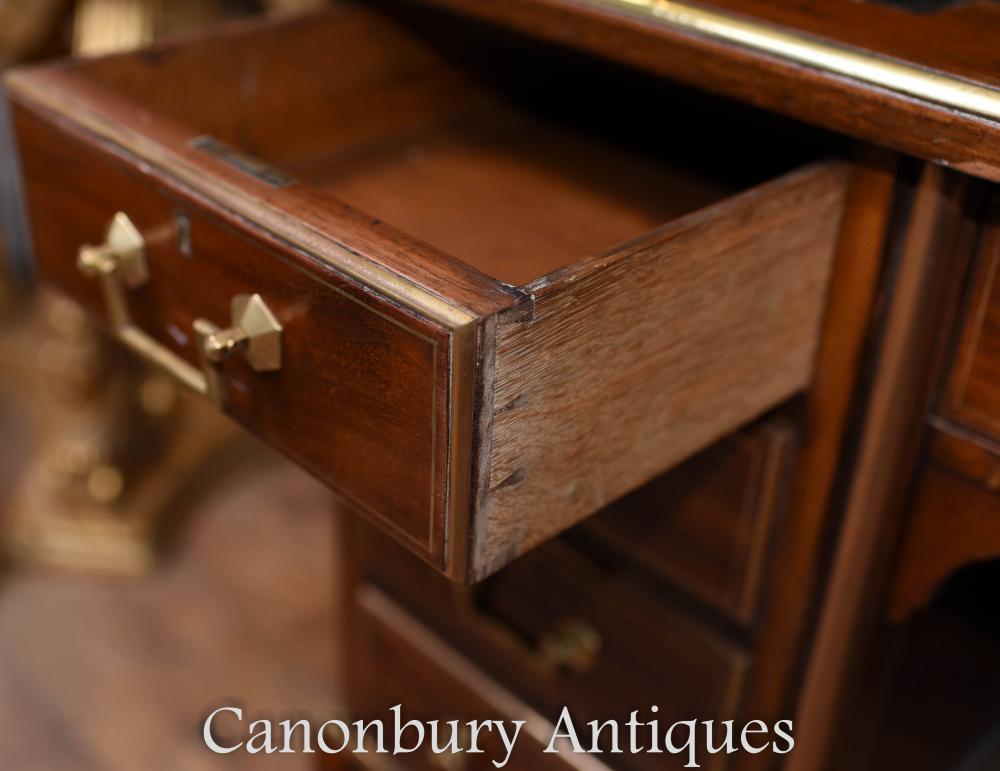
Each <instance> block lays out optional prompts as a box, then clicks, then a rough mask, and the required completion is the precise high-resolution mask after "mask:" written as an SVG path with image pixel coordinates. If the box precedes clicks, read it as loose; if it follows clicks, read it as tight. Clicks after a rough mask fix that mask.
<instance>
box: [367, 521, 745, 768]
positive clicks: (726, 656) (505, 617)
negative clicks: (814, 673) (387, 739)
mask: <svg viewBox="0 0 1000 771" xmlns="http://www.w3.org/2000/svg"><path fill="white" fill-rule="evenodd" d="M353 546H354V547H355V548H356V549H357V548H358V547H360V549H359V551H360V554H359V555H357V556H359V557H360V560H361V562H362V565H363V573H364V575H365V576H366V577H367V580H369V581H371V582H373V583H375V584H377V585H380V586H383V587H385V588H386V589H387V591H388V592H389V593H391V594H392V595H393V596H395V597H399V598H400V599H401V601H402V602H403V603H404V604H406V605H407V606H408V607H411V608H413V609H415V611H416V612H419V613H420V614H421V615H422V616H423V617H425V618H427V619H428V621H429V622H430V623H431V624H432V625H433V626H434V627H435V628H437V629H439V630H440V631H441V633H442V634H443V635H444V636H446V637H447V638H448V639H449V640H451V641H452V642H453V643H454V644H456V645H457V647H459V648H460V649H461V650H463V651H469V652H470V653H469V655H470V656H472V657H474V658H475V659H476V660H477V663H478V664H480V665H481V666H483V667H485V668H486V669H487V670H488V671H490V672H491V673H492V674H494V675H495V676H496V677H498V678H499V679H500V680H501V681H502V682H504V683H505V684H507V685H508V686H509V687H511V688H512V689H513V690H515V691H517V692H518V693H519V694H521V695H522V696H524V697H525V698H526V699H527V700H528V702H529V703H531V704H532V705H534V706H535V707H537V708H538V709H539V710H540V711H542V712H543V713H544V714H547V715H553V716H555V715H558V714H559V710H561V709H562V707H563V706H566V707H568V708H569V709H570V710H571V712H572V714H573V715H574V719H576V720H578V721H583V722H586V721H590V720H595V719H599V720H609V719H615V720H625V719H627V718H628V716H629V714H630V713H631V712H632V711H633V710H636V709H648V708H649V707H651V706H653V705H656V707H657V708H658V717H659V719H660V720H661V721H662V722H663V723H664V724H669V723H672V722H675V721H679V720H690V719H699V720H709V719H715V720H727V719H734V718H737V717H738V716H739V713H740V704H741V700H742V695H743V690H744V683H745V679H746V673H747V670H748V666H749V661H750V658H749V654H748V653H746V652H745V651H744V650H742V649H741V648H740V647H739V646H738V645H736V644H735V643H732V642H730V641H728V640H727V639H725V638H723V637H721V636H719V635H717V634H715V633H714V632H713V631H711V630H710V629H708V628H707V627H705V626H704V625H702V624H701V623H698V622H696V621H694V620H692V619H690V618H688V617H687V616H686V615H685V614H684V613H683V612H681V611H679V610H677V609H675V608H672V607H670V606H667V605H665V604H664V603H662V602H661V601H660V600H659V599H658V598H657V597H655V596H653V595H652V594H650V593H649V592H648V591H647V590H646V589H645V588H644V587H642V586H640V585H639V584H638V583H637V582H636V581H635V580H634V578H632V577H630V576H629V575H627V574H624V573H623V574H615V573H613V572H610V571H607V570H604V569H603V568H602V567H600V566H599V565H597V564H595V563H593V562H591V561H590V560H589V559H586V558H585V557H584V556H583V555H581V554H580V553H578V552H577V551H576V550H574V549H573V548H571V547H570V546H569V545H567V544H566V543H564V542H562V541H556V542H553V543H551V544H547V545H546V546H544V547H542V548H541V549H538V550H536V551H534V552H532V553H530V554H527V555H525V556H524V557H522V558H520V559H519V560H517V561H516V562H514V563H513V564H511V565H509V566H508V567H507V568H505V569H504V570H502V571H500V572H499V573H497V574H496V575H494V576H492V577H491V578H489V579H488V580H486V581H485V582H483V583H482V584H481V585H480V586H478V587H476V588H475V589H467V588H461V587H456V586H453V585H449V584H448V583H447V582H446V581H444V580H443V579H441V578H439V577H438V576H436V575H434V574H433V573H432V572H431V571H429V570H427V569H426V568H425V567H424V566H423V565H421V564H420V563H419V562H417V561H416V560H414V559H413V558H412V557H410V555H408V554H406V553H405V552H404V551H403V550H401V549H399V548H398V547H397V546H395V545H394V544H392V543H391V542H389V541H388V540H387V539H385V537H384V536H382V535H380V534H379V533H377V532H376V531H374V530H371V529H370V528H367V527H365V528H363V530H362V532H361V533H360V537H358V538H356V539H354V541H353ZM384 656H385V654H384V653H383V654H379V659H378V664H377V666H379V667H381V666H383V665H384ZM713 760H714V761H715V762H717V763H722V762H723V761H724V758H721V757H716V758H714V759H706V765H705V766H704V767H706V768H708V767H711V766H710V765H709V764H710V762H712V761H713ZM663 763H664V759H663V758H662V757H659V758H658V757H657V756H653V755H635V756H629V757H628V758H627V759H616V761H615V764H616V765H620V766H621V767H623V768H636V769H647V768H650V769H652V768H657V769H659V768H663V767H664V766H663ZM716 767H717V766H716Z"/></svg>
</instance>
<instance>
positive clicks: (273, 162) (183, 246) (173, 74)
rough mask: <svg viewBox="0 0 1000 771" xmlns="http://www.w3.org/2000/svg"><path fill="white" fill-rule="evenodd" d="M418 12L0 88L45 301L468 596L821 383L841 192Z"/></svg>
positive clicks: (697, 122) (805, 154) (258, 33)
mask: <svg viewBox="0 0 1000 771" xmlns="http://www.w3.org/2000/svg"><path fill="white" fill-rule="evenodd" d="M394 7H395V6H394ZM407 7H408V8H409V10H407V11H406V13H405V14H404V13H403V10H401V9H399V8H396V10H395V11H393V13H391V14H390V13H387V12H385V11H380V10H374V9H372V8H370V7H368V8H366V7H365V6H364V5H362V4H357V5H355V4H350V3H341V4H336V5H335V7H334V8H333V9H331V10H330V11H329V12H325V13H323V14H321V15H318V16H315V17H309V18H305V19H302V20H293V21H286V22H281V23H267V24H251V25H240V26H237V27H235V28H234V29H233V30H231V31H229V32H224V33H221V34H219V35H218V36H216V37H211V38H207V39H202V40H200V41H192V42H190V43H182V44H170V45H164V46H160V47H158V48H155V49H153V50H150V51H146V52H142V53H138V54H130V55H121V56H113V57H108V58H103V59H95V60H89V61H83V62H68V63H57V64H51V65H46V66H44V67H41V68H39V69H33V70H26V71H22V72H20V73H17V74H15V75H13V76H12V77H11V78H10V79H9V90H10V92H11V95H12V100H13V102H14V107H15V125H16V130H17V134H18V138H19V142H20V150H21V154H22V158H23V166H24V172H25V189H26V193H27V198H28V203H29V209H30V219H31V224H32V230H33V233H34V239H35V247H36V253H37V260H38V264H39V268H40V271H41V273H42V274H43V275H44V277H45V278H46V280H48V281H49V282H51V283H53V284H55V285H56V286H58V287H59V288H61V289H62V290H63V291H65V292H67V293H68V294H70V295H72V296H73V297H74V298H76V299H78V300H79V301H81V302H82V303H84V304H85V305H86V306H87V307H89V308H91V309H92V310H93V311H94V312H95V313H101V314H105V315H106V317H107V318H108V320H109V326H110V327H111V328H112V331H113V332H115V334H116V335H117V336H118V337H119V338H120V339H121V340H122V341H123V342H125V343H126V344H127V345H129V346H130V347H132V348H133V349H134V350H137V351H138V352H139V353H141V354H143V355H145V356H147V357H149V358H151V359H152V360H154V361H156V362H158V363H159V364H161V365H163V366H166V367H168V368H169V369H171V370H173V371H174V372H175V373H177V374H178V376H179V377H181V378H182V379H183V380H184V381H185V382H187V383H188V384H190V385H192V387H194V388H196V389H197V390H201V391H204V392H205V393H206V394H207V395H208V396H210V397H211V398H212V399H214V400H215V401H216V402H217V403H218V404H219V406H220V408H221V409H224V410H225V411H226V412H227V413H229V414H230V415H232V416H233V417H234V418H236V419H237V420H239V421H240V422H242V423H243V424H244V425H245V426H246V427H247V428H249V429H250V430H251V431H253V432H254V433H256V434H257V435H259V436H261V437H262V438H263V439H265V440H266V441H268V442H270V443H271V444H273V445H274V446H276V447H278V448H280V449H282V450H283V451H285V452H286V453H287V454H288V455H289V456H291V457H292V458H293V459H295V460H296V461H298V462H299V463H301V464H303V465H304V466H306V467H308V468H310V469H311V470H312V471H313V472H314V473H315V474H316V475H317V476H319V477H320V478H322V479H323V480H325V481H326V482H327V483H329V484H330V485H331V486H332V487H333V488H335V489H336V490H337V491H339V492H340V493H341V494H342V495H343V496H344V497H345V498H346V499H348V500H349V501H350V502H351V503H352V505H353V506H354V507H355V508H356V509H357V510H358V511H360V512H361V513H363V514H364V515H366V516H368V517H369V518H371V519H372V520H373V521H375V522H378V523H379V524H380V525H381V526H382V527H383V528H384V529H385V530H386V531H387V532H389V533H391V534H392V535H393V536H394V537H395V538H397V539H398V540H400V541H401V542H402V543H404V544H406V545H407V546H408V547H409V548H410V549H412V550H413V551H415V552H416V553H418V554H419V555H420V556H421V557H423V558H424V559H425V560H426V561H428V562H430V563H431V564H432V565H434V566H435V567H436V568H437V569H438V570H440V571H442V572H444V573H446V574H448V575H449V576H451V577H452V578H455V579H457V580H477V579H480V578H482V577H484V576H486V575H488V574H490V573H491V572H493V571H495V570H496V569H498V568H499V567H501V566H502V565H504V564H506V563H507V562H509V561H510V560H511V559H513V558H514V557H516V556H517V555H518V554H521V553H523V552H524V551H526V550H527V549H529V548H531V547H532V546H534V545H536V544H538V543H540V542H542V541H544V540H546V539H547V538H549V537H551V536H552V535H554V534H555V533H557V532H559V531H561V530H563V529H565V528H566V527H568V526H570V525H571V524H573V523H575V522H577V521H579V520H580V519H582V518H584V517H585V516H587V515H588V514H590V513H592V512H594V511H596V510H597V509H599V508H600V507H602V506H603V505H605V504H606V503H608V502H610V501H612V500H614V499H616V498H618V497H620V496H621V495H622V494H624V493H626V492H628V491H629V490H631V489H633V488H635V487H637V486H639V485H640V484H642V483H644V482H646V481H648V480H649V479H651V478H653V477H654V476H655V475H657V474H659V473H661V472H662V471H664V470H665V469H667V468H670V467H672V466H673V465H675V464H677V463H678V462H680V461H682V460H683V459H685V458H686V457H688V456H690V455H692V454H693V453H694V452H696V451H698V450H700V449H702V448H703V447H705V446H707V445H708V444H709V443H711V442H712V441H714V440H715V439H717V438H718V437H720V436H722V435H723V434H725V433H727V432H728V431H730V430H732V429H733V428H734V427H736V426H738V425H742V424H744V423H746V422H747V421H748V420H750V419H752V418H753V417H755V416H757V415H758V414H761V413H762V412H764V411H766V410H767V409H769V408H770V407H772V406H773V405H775V404H776V403H778V402H780V401H782V400H783V399H785V398H787V397H788V396H789V395H791V394H793V393H795V392H796V391H799V390H801V389H802V388H803V387H804V386H805V385H806V384H807V382H808V380H809V376H810V367H811V361H812V352H813V347H814V344H815V339H816V331H817V324H818V319H819V316H820V313H821V311H822V307H823V299H824V290H825V287H826V283H827V278H828V272H829V267H830V259H831V254H832V252H833V249H834V245H835V240H836V234H837V230H838V220H839V217H840V211H841V203H842V198H843V191H844V184H845V178H846V171H845V168H844V167H843V166H842V165H841V164H837V163H830V162H823V163H819V164H813V165H809V166H806V167H803V168H796V166H798V165H799V164H801V163H802V162H803V161H804V160H808V159H811V158H813V157H815V156H816V154H817V153H816V150H815V149H813V148H810V147H805V146H803V145H802V142H801V141H800V140H798V139H796V138H795V137H794V136H786V135H784V134H782V133H781V131H780V128H781V127H780V126H774V125H764V126H759V125H757V123H756V122H755V121H749V122H748V123H747V125H746V126H745V127H742V126H741V129H740V132H736V133H737V134H738V135H739V141H738V142H734V141H733V137H734V132H733V130H732V127H733V120H734V118H733V115H732V114H731V108H725V109H723V108H722V107H721V106H719V105H716V104H702V103H700V102H699V103H697V104H692V105H690V106H688V105H684V104H681V103H678V110H679V111H680V113H681V114H683V115H685V119H684V120H683V121H677V123H676V126H675V128H674V129H673V131H674V134H675V135H672V136H671V137H670V139H669V141H667V140H665V139H664V137H663V135H662V131H660V130H659V128H658V127H657V126H655V125H653V124H652V123H646V122H643V121H641V120H640V121H632V120H631V119H630V120H629V121H626V122H623V121H621V120H620V116H621V115H622V114H627V113H628V111H630V110H632V111H634V110H635V109H636V108H637V107H639V106H641V105H647V104H655V103H658V102H662V100H664V99H674V100H676V99H681V98H686V99H691V98H692V97H690V95H687V96H685V95H676V94H673V92H664V89H665V88H667V87H666V86H665V85H664V84H660V83H657V82H655V81H646V80H644V79H641V78H640V77H639V76H638V75H636V74H635V73H631V72H627V71H613V70H611V69H603V68H602V69H601V73H602V74H601V76H600V77H599V78H595V79H586V78H585V79H581V78H580V72H582V71H583V70H581V69H580V67H581V66H584V63H581V62H580V61H578V60H576V59H572V60H568V61H566V62H563V61H562V59H561V58H560V56H561V54H559V52H558V51H556V50H555V49H541V50H535V48H533V47H532V46H530V45H528V44H527V43H526V42H525V41H523V40H520V39H517V38H509V37H507V36H506V35H505V34H501V33H499V32H498V31H495V30H491V29H487V28H480V27H478V26H475V25H473V24H471V23H466V24H465V25H461V26H460V27H459V28H458V29H453V28H452V27H450V26H449V24H457V23H456V22H454V21H446V20H443V19H437V18H433V17H432V18H424V15H423V14H422V13H420V12H418V11H417V10H416V9H415V8H413V7H410V6H409V5H408V4H407ZM394 14H395V15H394ZM320 73H322V74H320ZM758 118H759V116H758ZM744 128H745V130H744ZM699 142H701V144H699ZM118 212H121V213H122V214H123V215H125V216H126V217H127V218H128V220H129V222H131V223H132V226H133V228H134V232H131V231H129V230H128V228H127V227H125V226H124V225H122V218H120V217H119V218H116V221H117V222H118V226H117V227H118V229H117V231H116V234H117V235H116V237H115V238H113V239H112V240H111V241H110V242H108V243H106V244H104V248H102V249H96V250H95V249H89V250H84V251H83V252H81V246H82V245H85V244H89V245H92V246H94V245H101V244H102V240H104V239H105V236H106V228H107V227H108V223H109V222H110V221H111V220H112V218H115V217H116V213H118ZM53 223H58V227H56V226H54V224H53ZM123 228H124V230H123ZM123 232H124V233H125V234H126V235H129V236H130V237H129V238H124V237H123V236H122V233H123ZM80 257H82V258H83V262H84V263H85V267H89V272H90V273H91V274H97V275H100V274H102V273H106V274H107V275H106V276H105V278H86V277H84V276H83V275H81V273H80V272H79V270H78V265H77V263H78V260H79V258H80ZM140 258H141V259H140ZM142 263H144V265H143V264H142ZM137 265H139V266H141V268H142V269H141V270H140V269H139V268H138V267H137ZM102 287H103V291H102ZM254 294H256V295H258V297H257V298H256V299H254V300H253V302H254V306H253V309H252V310H253V313H252V314H251V315H250V316H248V315H247V309H246V306H245V301H246V298H248V297H252V296H253V295H254ZM234 300H236V301H237V302H238V304H237V305H236V306H235V307H234V305H233V303H234ZM262 307H263V308H266V312H264V311H263V310H261V308H262ZM196 333H197V334H196Z"/></svg>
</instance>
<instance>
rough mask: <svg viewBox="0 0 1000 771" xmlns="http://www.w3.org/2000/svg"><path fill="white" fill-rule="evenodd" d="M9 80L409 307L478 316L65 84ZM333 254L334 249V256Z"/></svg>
mask: <svg viewBox="0 0 1000 771" xmlns="http://www.w3.org/2000/svg"><path fill="white" fill-rule="evenodd" d="M8 85H9V86H10V90H11V92H12V93H16V94H17V95H18V96H19V97H21V98H23V99H25V100H27V101H30V102H31V103H34V104H36V105H38V106H40V107H42V108H44V109H46V110H48V111H50V112H52V113H55V114H56V115H59V116H61V120H60V122H62V123H64V124H65V123H70V124H72V125H76V126H77V127H80V128H83V129H85V130H86V131H88V132H90V133H91V134H93V135H95V136H97V137H99V138H101V139H104V140H106V141H108V142H110V143H112V144H114V145H117V146H119V147H121V148H122V149H124V150H125V151H127V152H129V153H131V154H133V155H135V156H137V157H138V158H140V159H141V160H142V161H144V162H146V163H148V164H150V165H152V166H156V167H158V168H162V169H163V170H164V171H166V172H168V173H169V174H170V175H171V176H172V177H173V178H174V179H175V180H177V181H179V182H182V183H183V184H184V185H186V186H187V187H188V188H189V189H190V190H192V191H194V192H195V193H197V194H198V195H200V196H203V197H204V198H206V199H208V200H210V201H212V202H215V203H217V204H219V205H221V206H223V207H224V208H226V209H229V210H230V211H232V212H234V213H235V214H237V215H238V216H239V217H241V218H242V219H244V220H245V221H247V222H249V223H252V224H254V225H256V226H259V227H261V228H263V229H264V230H266V231H267V232H269V233H272V234H273V235H275V236H277V237H278V238H280V239H282V240H284V241H287V242H288V243H290V244H292V245H293V246H294V247H296V248H297V249H300V250H301V251H303V252H305V253H307V254H309V255H311V256H313V257H316V258H317V259H319V260H321V261H322V262H324V263H326V264H327V265H330V266H331V267H333V268H335V269H336V270H338V271H340V272H342V273H344V274H345V275H347V276H349V277H350V278H352V279H354V280H355V281H357V282H358V283H360V284H362V285H364V286H368V287H371V288H372V289H375V290H377V291H378V292H380V293H382V294H384V295H385V296H386V297H389V298H390V299H392V300H394V301H395V302H398V303H399V304H401V305H402V306H404V307H405V308H408V309H410V310H412V311H415V312H417V313H419V314H420V315H422V316H424V317H426V318H428V319H431V320H433V321H435V322H437V323H439V324H442V325H443V326H445V327H446V328H449V329H456V328H459V327H463V326H466V325H468V324H471V323H473V322H475V321H476V319H477V318H478V316H477V315H476V314H475V313H473V312H472V311H470V310H469V309H467V308H465V307H462V306H459V305H456V304H454V303H452V302H450V301H449V300H448V299H446V298H445V297H443V296H441V295H438V294H436V293H434V292H431V291H430V290H428V289H425V288H424V287H422V286H420V285H419V284H417V283H416V282H414V281H412V280H411V279H408V278H405V277H403V276H401V275H399V274H398V273H395V272H394V271H392V270H391V269H389V268H387V267H385V266H383V265H379V264H378V263H376V262H373V261H372V260H369V259H367V258H365V257H362V256H360V255H356V254H354V253H353V252H351V251H350V250H349V249H347V248H345V247H344V246H343V245H341V244H340V243H338V242H337V241H335V240H333V239H332V238H330V237H329V236H328V235H326V234H324V233H322V232H320V231H318V230H316V229H315V228H313V227H310V226H309V225H307V224H305V223H302V222H300V221H298V220H296V219H295V218H293V217H290V216H289V215H288V214H287V213H285V212H283V211H282V210H281V209H279V208H278V207H276V206H273V205H272V204H268V203H265V202H262V201H260V200H259V199H255V200H256V202H255V203H253V204H252V205H251V203H250V202H249V201H248V197H247V196H246V195H244V194H242V193H241V192H240V191H239V190H237V189H236V188H235V187H234V186H233V185H230V184H229V183H227V182H225V181H223V180H220V179H218V178H217V177H214V178H212V179H211V180H209V179H208V177H209V176H210V175H207V174H205V173H204V171H203V170H200V169H199V168H197V167H196V166H195V165H193V164H191V163H190V162H188V161H187V160H185V159H184V158H183V157H181V156H180V155H178V154H177V153H176V152H174V151H173V150H171V148H170V147H168V146H166V145H164V144H163V143H160V142H157V141H155V140H151V139H147V138H145V137H143V136H142V135H140V134H138V133H136V132H133V131H130V130H129V129H128V127H127V126H125V125H124V124H121V123H119V122H117V121H116V120H114V119H113V118H111V117H110V116H108V115H106V114H105V113H103V112H101V111H99V110H97V109H95V108H94V107H93V106H92V105H90V104H89V103H87V102H82V101H81V100H79V99H77V98H75V97H73V96H72V95H70V94H67V93H66V92H64V91H62V90H61V89H56V88H53V87H51V86H46V85H44V84H39V83H36V82H35V81H34V79H33V78H32V77H30V75H28V76H18V75H14V76H12V77H9V79H8ZM69 104H72V105H73V108H72V114H69V111H68V110H67V105H69ZM333 255H336V258H334V256H333Z"/></svg>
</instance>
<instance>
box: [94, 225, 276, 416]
mask: <svg viewBox="0 0 1000 771" xmlns="http://www.w3.org/2000/svg"><path fill="white" fill-rule="evenodd" d="M77 266H78V267H79V268H80V271H81V272H82V273H83V274H84V275H86V276H91V277H93V278H99V279H100V280H101V285H102V288H103V290H104V299H105V303H106V305H107V309H108V320H109V321H110V322H111V325H112V328H113V330H114V333H115V336H116V337H117V338H118V339H119V340H121V341H122V342H123V343H124V344H125V345H126V346H127V347H128V348H130V349H131V350H133V351H135V352H136V353H137V354H139V356H141V357H143V358H144V359H147V360H149V361H151V362H153V363H154V364H156V365H158V366H160V367H162V368H164V369H166V370H167V371H168V372H170V373H171V374H173V375H174V376H175V377H176V378H177V379H178V380H180V381H181V382H182V383H184V384H185V385H186V386H188V387H189V388H191V389H192V390H194V391H196V392H197V393H200V394H204V395H206V396H207V397H208V398H209V399H211V400H212V401H213V402H215V403H216V404H217V405H219V406H222V405H223V403H224V394H225V390H224V388H223V384H222V379H221V377H220V374H219V370H218V368H217V365H218V364H220V363H221V362H223V361H225V360H226V359H228V358H229V357H231V356H234V355H237V354H241V355H242V356H243V357H244V358H245V359H246V361H247V364H249V365H250V367H251V368H252V369H253V370H254V371H256V372H273V371H276V370H280V369H281V332H282V328H281V324H280V323H278V320H277V319H276V318H275V316H274V314H273V313H272V312H271V310H270V309H269V308H268V307H267V304H266V303H265V302H264V300H263V299H262V298H261V296H260V295H259V294H240V295H236V296H235V297H233V299H232V303H231V313H232V318H231V325H230V326H229V327H227V328H225V329H223V328H220V327H219V326H217V325H215V324H213V323H212V322H211V321H208V320H207V319H195V321H194V332H195V335H196V338H197V345H198V359H199V363H200V364H201V367H200V368H199V367H194V366H192V365H191V364H189V363H188V362H186V361H185V360H184V359H182V358H181V357H180V356H178V355H177V354H176V353H174V352H173V351H171V350H170V349H169V348H167V347H165V346H163V345H161V344H160V343H159V342H157V341H156V340H155V339H154V338H152V337H150V336H149V335H148V334H146V333H145V332H144V331H142V330H141V329H140V328H139V327H137V326H136V325H135V324H134V323H132V319H131V318H130V316H129V313H128V305H127V303H126V301H125V294H126V290H127V289H135V288H137V287H140V286H142V285H143V284H145V283H146V282H147V281H148V280H149V268H148V266H147V264H146V242H145V239H144V238H143V236H142V234H141V233H140V232H139V230H138V229H137V228H136V227H135V225H134V224H133V223H132V221H131V220H130V219H129V218H128V216H127V215H126V214H124V213H122V212H118V213H117V214H115V216H114V217H113V218H112V220H111V222H110V224H109V225H108V229H107V233H106V235H105V239H104V243H103V244H101V245H100V246H82V247H80V251H79V254H78V256H77Z"/></svg>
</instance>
